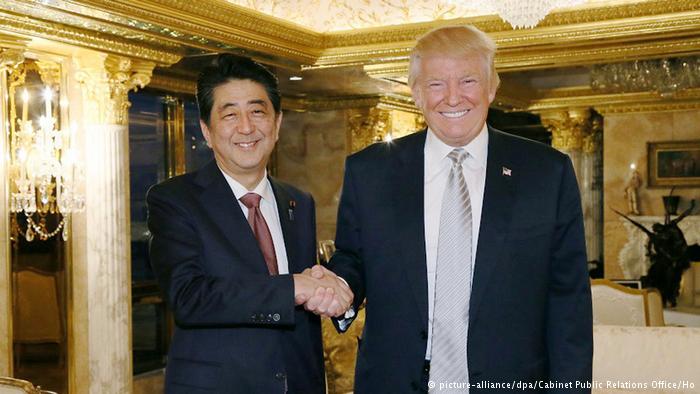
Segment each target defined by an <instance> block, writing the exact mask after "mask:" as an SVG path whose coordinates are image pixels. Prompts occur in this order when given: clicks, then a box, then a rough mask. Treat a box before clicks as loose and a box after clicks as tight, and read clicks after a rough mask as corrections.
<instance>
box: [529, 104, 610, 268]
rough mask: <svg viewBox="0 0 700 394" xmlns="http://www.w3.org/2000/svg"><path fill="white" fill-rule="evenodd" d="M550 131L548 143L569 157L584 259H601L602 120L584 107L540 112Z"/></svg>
mask: <svg viewBox="0 0 700 394" xmlns="http://www.w3.org/2000/svg"><path fill="white" fill-rule="evenodd" d="M540 118H541V120H542V124H543V125H544V126H545V127H546V128H547V129H548V130H549V131H550V132H551V133H552V146H553V147H554V148H556V149H558V150H560V151H562V152H564V153H566V154H567V155H568V156H569V157H570V158H571V162H572V165H573V167H574V171H575V172H576V179H577V180H578V184H579V189H580V192H581V206H582V209H583V217H584V227H585V231H586V252H587V255H588V260H589V261H591V260H598V261H600V260H601V259H602V236H603V231H602V213H601V204H602V198H603V196H602V163H601V160H602V159H601V152H602V150H601V147H600V140H601V137H600V136H601V132H602V126H600V125H601V124H602V122H601V121H599V118H597V115H592V113H591V111H590V110H589V109H587V108H584V109H580V108H574V109H570V110H568V111H565V110H559V111H551V112H545V113H542V114H540Z"/></svg>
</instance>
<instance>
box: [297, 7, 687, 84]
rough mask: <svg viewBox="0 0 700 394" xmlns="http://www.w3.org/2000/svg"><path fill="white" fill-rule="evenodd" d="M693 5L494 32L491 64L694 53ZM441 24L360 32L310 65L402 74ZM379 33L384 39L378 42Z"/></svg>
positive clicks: (521, 66)
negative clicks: (424, 37)
mask: <svg viewBox="0 0 700 394" xmlns="http://www.w3.org/2000/svg"><path fill="white" fill-rule="evenodd" d="M694 3H695V4H696V7H697V8H698V9H697V10H694V11H684V12H683V13H681V14H663V15H650V16H646V17H639V18H631V19H616V20H609V21H608V20H603V21H601V22H591V23H582V24H573V25H563V26H553V27H542V28H536V29H532V30H529V31H527V32H523V30H516V31H513V30H508V31H502V32H494V33H492V36H493V38H494V40H495V41H496V43H497V45H498V48H499V50H498V53H497V55H496V65H497V67H498V68H499V70H501V71H518V70H525V69H534V68H548V67H552V66H557V67H559V66H565V65H580V64H592V63H597V62H607V61H615V60H629V59H630V58H650V57H655V56H656V57H658V56H661V55H664V56H672V54H677V55H681V54H687V53H697V52H700V25H699V24H698V22H699V21H700V1H694ZM640 7H641V5H640ZM468 22H469V21H465V23H468ZM443 24H445V23H444V22H441V23H439V24H438V23H428V24H424V25H426V26H424V27H423V28H421V30H420V33H418V32H415V31H410V33H407V34H405V35H403V34H398V35H397V34H396V33H397V31H396V30H388V29H376V30H377V31H374V32H370V33H365V38H366V40H365V42H364V43H363V44H358V43H356V42H353V44H355V45H353V46H341V43H339V42H338V43H335V44H337V45H336V46H334V47H332V48H329V49H326V50H325V51H324V53H323V55H322V56H321V57H319V58H318V59H317V60H316V62H315V64H314V65H313V66H311V67H310V68H317V67H333V66H344V65H350V64H365V65H366V66H365V67H366V68H367V69H368V72H372V73H374V74H380V75H389V74H390V72H392V71H393V72H398V74H393V75H402V74H405V73H406V71H407V69H408V56H409V54H410V51H411V48H412V46H413V44H414V40H415V37H416V36H419V35H420V34H422V33H424V32H425V31H427V30H429V28H431V27H433V25H435V26H437V25H443ZM358 34H359V33H358ZM383 34H387V35H388V36H389V37H390V39H389V40H382V35H383ZM358 37H359V36H358ZM355 38H357V37H355ZM392 40H393V41H392ZM572 48H575V52H574V51H572ZM611 57H612V58H611Z"/></svg>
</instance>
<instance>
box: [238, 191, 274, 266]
mask: <svg viewBox="0 0 700 394" xmlns="http://www.w3.org/2000/svg"><path fill="white" fill-rule="evenodd" d="M261 198H262V197H261V196H260V195H259V194H255V193H248V194H246V195H245V196H243V197H241V202H242V203H243V205H245V206H246V207H247V208H248V223H250V228H252V229H253V234H254V235H255V238H257V240H258V245H260V250H261V251H262V254H263V256H264V257H265V264H267V270H268V271H269V272H270V275H277V274H279V271H278V269H277V256H276V255H275V245H274V243H273V242H272V235H271V234H270V228H269V227H267V222H265V218H264V217H263V215H262V212H261V211H260V199H261Z"/></svg>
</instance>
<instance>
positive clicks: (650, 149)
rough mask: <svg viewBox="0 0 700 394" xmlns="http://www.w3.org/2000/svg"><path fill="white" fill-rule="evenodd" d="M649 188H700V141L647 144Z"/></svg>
mask: <svg viewBox="0 0 700 394" xmlns="http://www.w3.org/2000/svg"><path fill="white" fill-rule="evenodd" d="M647 153H648V156H647V160H648V166H647V168H648V169H649V187H671V186H676V187H700V140H694V141H662V142H648V143H647Z"/></svg>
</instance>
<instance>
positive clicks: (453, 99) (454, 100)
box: [447, 81, 461, 107]
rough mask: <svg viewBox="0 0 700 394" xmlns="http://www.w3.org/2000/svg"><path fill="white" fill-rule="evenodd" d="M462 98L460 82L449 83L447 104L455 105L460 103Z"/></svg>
mask: <svg viewBox="0 0 700 394" xmlns="http://www.w3.org/2000/svg"><path fill="white" fill-rule="evenodd" d="M460 100H461V98H460V92H459V82H454V81H452V82H450V83H448V84H447V105H449V106H451V107H455V106H457V105H459V102H460Z"/></svg>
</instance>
